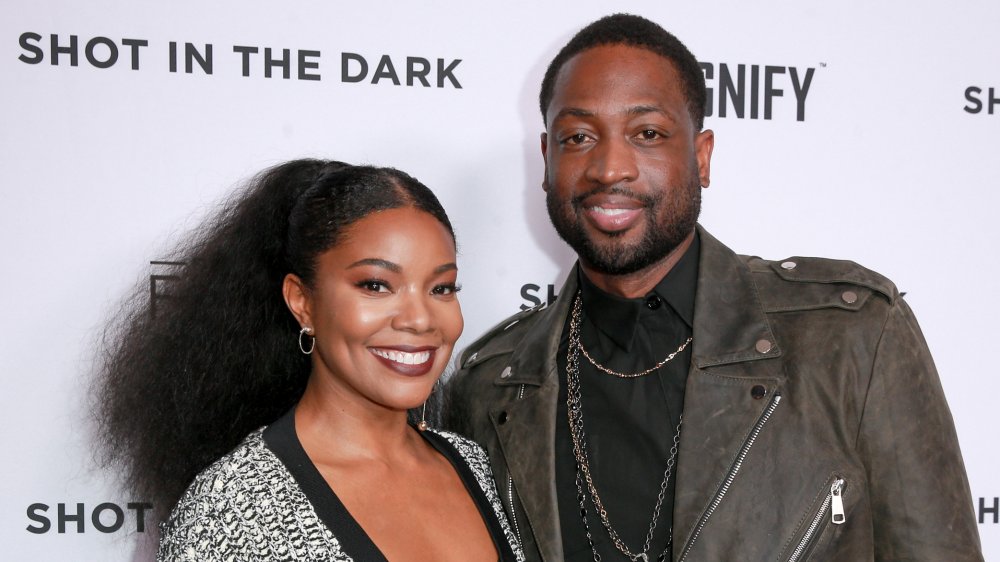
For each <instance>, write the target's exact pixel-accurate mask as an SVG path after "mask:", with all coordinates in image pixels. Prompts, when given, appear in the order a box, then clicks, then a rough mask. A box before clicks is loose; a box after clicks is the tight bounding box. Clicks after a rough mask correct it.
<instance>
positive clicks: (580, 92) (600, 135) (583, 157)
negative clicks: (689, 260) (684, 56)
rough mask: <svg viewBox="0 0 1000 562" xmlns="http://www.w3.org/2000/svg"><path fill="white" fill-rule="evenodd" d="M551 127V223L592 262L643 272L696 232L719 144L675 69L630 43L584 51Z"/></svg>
mask: <svg viewBox="0 0 1000 562" xmlns="http://www.w3.org/2000/svg"><path fill="white" fill-rule="evenodd" d="M546 121H547V123H548V126H547V128H546V132H545V133H543V134H542V155H543V157H544V158H545V178H544V180H543V183H542V186H543V188H544V189H545V191H546V205H547V206H548V210H549V217H550V218H551V220H552V224H553V225H554V226H555V228H556V231H557V232H558V233H559V235H560V236H561V237H562V238H563V240H565V241H566V242H567V243H568V244H569V245H570V246H571V247H572V248H573V249H574V250H575V251H576V253H577V254H578V255H579V256H580V259H581V260H582V261H583V263H584V264H585V265H588V266H590V267H591V268H593V269H595V270H597V271H599V272H601V273H605V274H610V275H622V274H628V273H634V272H636V271H639V270H642V269H644V268H646V267H649V266H651V265H653V264H655V263H657V262H659V261H661V260H663V259H664V258H666V257H667V255H668V254H670V252H671V251H672V250H673V249H674V248H676V247H677V245H678V244H680V243H681V242H682V241H683V240H684V239H685V238H686V237H687V236H688V235H689V234H690V233H691V231H692V229H693V228H694V225H695V222H696V221H697V220H698V213H699V211H700V210H701V187H702V186H704V187H708V184H709V166H710V162H711V157H712V147H713V144H714V138H713V135H712V132H711V131H703V132H698V131H696V130H695V126H694V123H693V121H692V119H691V116H690V114H689V113H688V109H687V100H686V98H685V97H684V93H683V89H682V86H681V81H680V77H679V75H678V73H677V71H676V69H675V68H674V65H673V63H671V62H670V61H669V60H667V59H665V58H663V57H661V56H660V55H657V54H655V53H653V52H651V51H647V50H645V49H639V48H635V47H629V46H625V45H607V46H600V47H595V48H592V49H588V50H586V51H583V52H581V53H579V54H578V55H576V56H575V57H573V58H571V59H570V60H569V61H567V62H566V64H565V65H564V66H563V68H562V69H561V70H560V72H559V74H558V77H557V78H556V82H555V88H554V91H553V97H552V102H551V103H550V104H549V107H548V109H547V113H546Z"/></svg>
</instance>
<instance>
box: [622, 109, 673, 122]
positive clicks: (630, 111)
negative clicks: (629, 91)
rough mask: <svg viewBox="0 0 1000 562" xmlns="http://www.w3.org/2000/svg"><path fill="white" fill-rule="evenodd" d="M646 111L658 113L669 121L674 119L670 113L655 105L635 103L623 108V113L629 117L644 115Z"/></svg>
mask: <svg viewBox="0 0 1000 562" xmlns="http://www.w3.org/2000/svg"><path fill="white" fill-rule="evenodd" d="M647 113H658V114H660V115H662V116H664V117H666V118H667V119H670V120H671V121H676V119H674V116H673V114H672V113H670V112H669V111H666V110H664V109H663V108H662V107H659V106H656V105H635V106H632V107H630V108H628V109H627V110H625V114H626V115H628V116H630V117H636V116H639V115H645V114H647Z"/></svg>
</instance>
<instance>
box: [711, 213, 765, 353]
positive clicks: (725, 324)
mask: <svg viewBox="0 0 1000 562" xmlns="http://www.w3.org/2000/svg"><path fill="white" fill-rule="evenodd" d="M697 228H698V233H699V234H700V235H701V258H700V262H699V271H698V289H697V293H696V294H695V305H694V342H693V344H692V345H693V346H694V349H693V351H692V356H691V362H692V367H697V368H699V369H703V368H705V367H711V366H715V365H725V364H728V363H738V362H742V361H754V360H757V359H770V358H773V357H780V356H781V346H780V345H778V342H777V340H776V339H775V337H774V332H773V331H772V330H771V326H770V324H768V322H767V316H766V315H765V314H764V307H763V306H762V305H761V301H760V296H759V295H758V294H757V285H756V284H755V283H754V280H753V278H752V274H751V273H750V269H749V268H748V267H747V266H746V264H745V263H744V262H743V260H741V259H740V257H739V256H737V255H736V254H735V253H734V252H733V251H732V250H730V249H729V248H727V247H726V246H725V245H724V244H723V243H722V242H719V241H718V240H717V239H716V238H715V237H714V236H712V235H711V234H709V233H708V231H706V230H705V229H704V228H702V227H701V225H698V227H697Z"/></svg>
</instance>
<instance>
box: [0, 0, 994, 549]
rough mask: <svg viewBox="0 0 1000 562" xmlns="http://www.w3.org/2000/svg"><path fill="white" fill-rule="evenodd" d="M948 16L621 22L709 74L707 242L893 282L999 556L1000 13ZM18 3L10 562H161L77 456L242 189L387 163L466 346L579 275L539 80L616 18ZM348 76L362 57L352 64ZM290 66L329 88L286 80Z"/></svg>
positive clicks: (599, 7)
mask: <svg viewBox="0 0 1000 562" xmlns="http://www.w3.org/2000/svg"><path fill="white" fill-rule="evenodd" d="M945 4H946V3H929V2H901V1H888V2H881V3H878V4H871V3H868V2H860V1H857V0H850V1H845V2H839V3H837V5H836V7H832V6H827V5H820V4H816V3H801V2H769V3H764V4H762V3H744V2H735V1H728V2H701V3H692V5H690V6H688V5H683V6H682V5H679V4H677V3H672V2H671V3H667V2H662V1H635V2H630V3H628V6H627V9H628V10H629V11H631V12H634V13H638V14H641V15H645V16H647V17H649V18H651V19H654V20H655V21H657V22H659V23H660V24H662V25H664V26H665V27H666V28H667V29H669V30H671V31H673V32H675V33H676V34H677V35H678V36H679V37H681V39H682V40H683V41H685V42H686V43H687V45H688V46H689V47H690V48H691V50H692V51H693V52H694V53H695V54H696V55H697V56H698V58H699V60H701V61H703V62H705V63H710V64H711V65H712V66H711V68H712V71H711V72H712V73H713V76H712V77H711V78H710V79H709V87H710V88H712V89H713V92H714V96H713V98H714V104H715V108H714V112H713V113H714V115H713V116H712V117H709V118H708V119H707V125H706V126H708V127H710V128H712V129H714V130H715V132H716V139H717V140H716V151H715V157H714V162H713V164H714V166H713V172H714V174H713V178H712V180H713V181H712V188H711V189H710V190H708V191H707V192H706V193H705V202H704V207H705V211H704V214H703V218H702V222H703V224H705V225H706V227H707V228H708V229H709V230H710V231H711V232H712V233H713V234H714V235H716V236H717V237H719V238H720V239H722V240H723V241H724V242H726V243H728V244H729V245H730V246H731V247H733V248H734V249H735V250H737V251H739V252H742V253H752V254H756V255H760V256H764V257H768V258H774V259H780V258H783V257H786V256H789V255H821V256H826V257H834V258H846V259H853V260H855V261H858V262H860V263H862V264H864V265H867V266H868V267H871V268H873V269H876V270H878V271H880V272H882V273H884V274H886V275H888V276H889V277H891V278H892V279H893V280H894V281H895V282H896V283H897V285H898V286H899V287H900V289H901V290H902V291H906V292H907V299H908V301H909V302H910V304H911V306H912V307H913V308H914V309H915V310H916V312H917V315H918V317H919V319H920V321H921V324H922V326H923V328H924V331H925V335H926V336H927V339H928V341H929V343H930V347H931V351H932V352H933V353H934V355H935V357H936V360H937V364H938V368H939V370H940V372H941V376H942V379H943V383H944V386H945V390H946V392H947V394H948V397H949V400H950V403H951V406H952V410H953V413H954V416H955V422H956V424H957V426H958V431H959V435H960V438H961V442H962V448H963V451H964V454H965V459H966V464H967V467H968V471H969V478H970V480H971V485H972V494H973V498H974V503H976V505H975V506H974V507H975V508H976V510H977V513H980V512H981V513H980V517H981V520H982V521H983V523H981V524H980V534H981V535H982V539H983V544H984V548H985V550H986V556H987V559H990V558H993V559H1000V525H998V524H997V517H998V515H997V510H994V509H993V507H994V506H995V505H997V504H996V502H997V501H998V500H997V497H998V496H1000V477H998V475H997V470H996V468H997V466H998V464H1000V452H998V448H997V439H996V433H997V429H998V423H997V416H996V410H995V408H996V406H997V398H998V396H1000V382H998V380H1000V377H997V376H996V375H997V373H996V367H995V366H994V365H993V363H992V361H990V360H988V359H987V360H985V361H984V360H983V359H982V358H983V357H984V356H987V355H989V353H990V351H989V350H990V349H992V346H993V345H996V342H997V341H998V340H1000V328H998V327H997V326H998V324H997V323H996V322H995V320H994V319H995V318H997V317H998V316H1000V304H998V300H997V299H996V298H993V292H994V290H995V289H996V279H997V277H998V275H1000V260H998V258H997V254H996V252H995V251H994V248H993V246H994V245H995V244H996V243H997V242H998V241H1000V225H998V221H997V220H996V218H995V209H996V208H997V207H998V203H1000V195H998V191H997V186H998V185H1000V164H998V160H1000V159H998V157H997V147H998V146H1000V99H996V98H1000V65H998V64H997V63H998V61H1000V46H998V44H997V42H996V39H995V36H996V30H997V29H998V28H1000V5H998V4H997V3H996V2H993V1H991V0H978V1H970V2H955V3H949V5H945ZM6 6H7V9H5V10H4V12H5V14H4V17H3V18H2V20H0V75H2V77H3V78H2V79H3V88H2V89H0V154H2V156H0V158H2V166H0V188H2V190H3V191H2V204H0V249H2V256H3V258H2V263H3V275H2V277H0V310H2V311H3V314H2V315H0V368H2V376H3V379H2V381H3V382H2V383H0V384H2V386H0V427H2V428H3V429H2V441H0V445H2V450H3V456H2V459H3V460H2V461H0V463H2V468H3V477H2V478H0V544H2V545H3V554H2V555H0V556H2V557H3V558H4V559H5V560H95V561H96V560H100V561H106V560H143V559H148V556H149V554H148V551H147V550H148V549H146V548H144V547H143V540H144V539H147V540H148V538H149V537H150V535H151V533H149V532H148V531H149V529H148V527H147V529H146V531H145V532H140V533H137V532H136V527H137V525H138V519H140V518H139V517H137V514H138V511H139V510H137V509H135V508H132V509H130V508H129V507H128V504H129V503H130V502H142V501H143V500H142V498H132V497H129V496H128V495H127V494H125V493H124V492H122V491H121V490H120V489H119V488H118V487H117V485H116V484H115V482H114V479H112V478H110V477H109V476H108V475H105V474H102V473H101V472H100V471H98V470H96V469H94V465H93V462H92V448H93V446H92V442H91V438H90V436H89V434H88V421H87V412H86V409H85V402H84V396H85V390H86V387H87V384H88V382H89V377H90V369H91V362H92V349H93V344H94V340H95V337H96V334H97V332H98V330H99V328H100V326H101V325H102V323H103V322H104V321H105V319H106V318H107V315H108V314H109V313H110V311H112V310H113V306H114V304H115V303H116V302H117V301H118V300H119V299H120V298H121V296H122V295H123V294H124V293H125V292H126V291H127V290H128V288H129V287H131V286H132V285H133V284H134V283H135V282H136V281H137V280H138V279H143V277H142V276H143V275H144V273H143V270H144V267H146V266H147V265H148V263H149V262H150V261H153V260H157V259H160V258H162V257H163V255H165V252H164V251H165V249H166V248H168V247H169V246H170V244H171V241H172V240H173V239H174V238H175V237H176V236H177V235H178V234H179V233H182V232H184V231H185V230H186V229H187V228H189V227H191V226H192V225H193V224H196V223H197V221H198V220H199V219H200V218H201V217H203V216H204V215H205V213H207V212H209V211H211V209H212V208H213V204H214V203H215V202H216V201H218V200H219V199H220V197H222V196H223V195H224V194H226V193H228V192H229V191H230V190H231V189H232V188H233V186H235V185H237V184H239V183H240V182H241V181H242V180H243V179H245V178H247V177H248V176H250V175H252V174H253V173H254V172H256V171H258V170H260V169H262V168H264V167H266V166H269V165H273V164H275V163H278V162H281V161H283V160H287V159H290V158H295V157H300V156H319V157H330V158H336V159H340V160H346V161H349V162H355V163H375V164H382V165H392V166H395V167H398V168H401V169H403V170H406V171H407V172H409V173H411V174H413V175H414V176H416V177H417V178H419V179H420V180H422V181H423V182H424V183H426V184H427V185H429V186H431V188H432V189H434V190H435V191H436V192H437V193H438V194H439V196H440V197H441V199H442V201H443V203H444V204H445V207H446V208H447V209H448V210H449V212H450V215H451V217H452V220H453V222H454V223H455V226H456V228H457V231H458V235H459V244H460V256H459V258H460V267H461V275H460V277H461V281H462V282H463V284H464V287H465V290H464V291H463V292H462V303H463V308H464V311H465V314H466V326H467V328H466V335H465V336H464V337H463V340H462V341H463V342H464V343H468V342H470V341H472V339H473V338H475V337H476V336H477V335H478V334H479V333H481V332H482V331H483V330H484V329H486V328H487V327H488V326H490V325H492V324H493V323H494V322H496V321H498V320H499V319H500V318H502V317H504V316H506V315H508V314H510V313H512V312H514V311H516V310H517V309H518V307H519V306H521V305H525V304H531V303H530V302H529V300H530V299H526V298H524V297H523V296H522V288H523V287H524V286H525V285H528V284H534V285H537V286H539V287H541V289H540V291H534V292H533V291H531V290H528V293H529V294H532V295H533V294H539V295H540V297H541V298H545V292H546V289H545V288H546V287H547V286H548V285H549V284H554V285H556V286H557V287H558V285H559V283H560V282H561V281H562V277H563V275H564V274H565V272H566V271H567V270H568V267H569V265H570V263H571V261H572V256H571V254H570V252H569V251H568V250H567V249H566V248H565V247H564V246H563V244H562V243H561V242H560V241H559V240H558V239H557V237H556V236H555V235H554V233H553V232H552V231H551V228H550V226H549V224H548V219H547V217H546V215H545V210H544V202H543V196H542V193H541V190H540V187H539V184H540V178H541V159H540V157H539V154H538V145H539V141H538V134H539V132H540V131H541V129H542V124H541V119H540V116H539V114H538V109H537V102H536V96H537V90H538V84H539V82H540V79H541V75H542V73H543V71H544V67H545V65H546V64H547V62H548V61H549V59H550V58H551V57H552V56H553V55H554V54H555V52H556V50H557V49H558V48H559V47H560V46H561V45H562V44H563V43H564V42H565V41H566V40H567V39H568V38H569V37H570V36H571V35H572V34H573V33H574V32H575V31H576V30H577V29H579V28H580V27H581V26H583V25H585V24H586V23H588V22H589V21H592V20H594V19H597V18H598V17H600V16H602V15H606V14H607V13H610V12H611V11H614V10H615V9H616V7H620V6H621V5H620V4H618V3H602V2H595V1H589V0H578V1H576V2H573V3H572V4H569V3H551V5H548V4H539V3H536V2H504V3H470V2H458V1H449V2H428V3H405V4H404V3H400V5H396V4H394V3H390V2H382V1H367V2H363V3H350V4H347V3H345V4H344V5H339V4H337V3H332V2H321V1H318V0H304V1H301V2H294V3H287V4H280V3H274V2H263V1H260V0H253V1H239V2H237V1H232V0H230V1H220V2H194V1H191V0H178V1H174V2H169V3H166V2H148V1H147V2H140V1H129V2H125V1H112V0H91V1H90V2H86V3H81V2H70V1H68V0H61V1H60V0H35V1H33V2H14V1H11V0H8V2H6ZM618 9H620V8H618ZM53 35H55V36H56V39H55V41H56V45H57V46H58V47H60V48H61V49H62V50H61V51H60V52H58V53H54V50H53V47H52V44H53V43H52V41H53V39H52V36H53ZM71 36H76V49H75V52H76V59H77V61H76V62H77V64H76V65H75V66H74V65H72V64H71V63H72V60H71V59H72V53H70V52H69V51H71V50H73V49H72V48H71V46H72V39H71ZM142 42H145V46H139V45H140V44H141V43H142ZM171 42H174V43H176V44H177V50H176V52H177V53H178V58H177V59H176V64H175V68H176V71H175V72H171V57H170V53H171V46H170V44H171ZM185 43H191V44H192V45H193V46H194V47H195V48H197V49H198V51H199V52H200V53H202V55H203V56H205V54H206V52H207V47H206V45H208V44H211V45H212V66H211V73H210V74H209V73H207V72H206V71H204V70H203V69H202V68H201V66H199V65H198V64H197V62H194V63H193V64H192V66H193V68H192V69H191V70H192V72H191V73H187V72H185V57H184V49H185ZM109 45H114V49H112V48H111V47H109ZM130 45H132V46H130ZM234 47H256V48H257V49H258V52H257V53H256V54H252V55H247V56H248V59H247V60H248V63H249V64H248V66H247V69H246V70H247V74H248V76H244V75H243V74H244V72H243V71H244V68H243V59H242V55H241V54H240V52H237V51H234ZM265 49H271V50H272V52H271V55H270V56H271V58H272V59H275V58H279V59H280V58H282V56H283V53H282V50H283V49H289V50H290V56H289V61H290V62H289V73H290V78H289V79H284V78H283V77H282V69H281V67H280V66H273V65H272V71H273V72H272V77H271V78H267V77H266V76H265V66H266V65H265V57H266V56H267V53H265ZM242 50H243V51H245V49H242ZM300 51H305V53H304V54H302V56H303V60H304V62H305V63H306V66H304V67H302V68H300V66H299V64H298V57H299V52H300ZM310 51H311V53H310ZM113 52H117V60H115V61H114V64H109V63H110V62H112V59H113V58H114V57H112V53H113ZM342 53H354V54H356V55H360V56H361V57H363V58H364V59H365V61H366V62H367V64H368V74H367V76H366V78H365V79H364V80H363V81H360V82H345V81H343V80H342V68H341V61H342V56H343V55H342ZM88 55H89V56H88ZM383 55H388V56H389V60H391V62H392V65H393V67H394V69H395V70H396V72H397V73H398V74H399V79H400V82H401V84H400V85H395V84H393V81H392V80H391V78H390V77H386V76H383V77H381V79H379V80H378V81H377V83H374V84H373V83H372V79H373V78H374V77H375V75H376V71H377V69H378V66H379V61H380V60H381V59H382V56H383ZM407 57H421V58H424V59H427V61H428V62H429V66H430V72H429V73H428V75H427V77H428V80H429V83H430V85H431V86H430V87H424V86H423V85H422V84H421V83H420V82H419V81H415V82H414V85H413V86H407V85H406V68H407ZM438 59H441V61H442V62H441V63H440V64H441V68H440V70H447V68H448V67H449V66H450V65H452V63H454V61H455V60H460V61H461V62H459V63H457V65H454V66H451V70H450V74H449V75H450V76H451V78H449V77H448V76H442V77H441V85H442V87H438V74H439V68H438V65H439V63H438ZM740 64H742V65H746V66H745V69H746V76H747V84H746V86H747V88H748V89H749V88H750V86H751V84H752V81H751V76H752V73H753V72H754V68H756V69H757V72H759V76H760V80H759V82H758V83H756V90H757V92H758V95H757V96H756V98H754V97H753V96H751V95H750V94H749V93H747V94H746V98H745V100H744V101H745V103H746V107H745V108H744V113H743V118H740V117H738V116H737V111H736V107H735V106H734V105H733V101H732V99H729V100H726V103H725V105H726V107H727V112H726V116H725V117H723V116H721V115H720V114H719V113H720V109H721V108H720V102H721V101H723V100H720V92H721V91H722V90H723V89H724V88H722V87H721V86H720V79H721V74H722V65H726V68H727V69H728V70H729V71H730V72H731V73H732V74H733V75H735V74H736V71H737V68H738V65H740ZM102 66H106V67H107V68H101V67H102ZM767 66H773V67H780V70H776V69H772V71H771V74H772V76H773V82H772V88H774V89H777V90H781V91H782V92H781V95H780V96H778V95H776V94H775V95H774V96H773V101H772V114H771V115H770V117H771V118H770V119H764V107H763V104H764V99H765V97H767V96H766V92H765V88H764V80H763V77H764V75H765V72H766V69H765V67H767ZM133 67H135V68H133ZM359 68H360V65H359V63H357V62H356V61H355V62H352V63H351V65H349V66H348V68H347V70H348V72H349V74H351V75H357V74H358V72H359ZM793 69H794V71H795V75H794V76H795V77H797V78H798V80H799V83H800V84H801V83H802V81H803V79H804V78H805V76H806V75H807V73H808V72H809V69H812V80H811V82H810V83H809V88H808V90H806V91H805V95H804V99H803V100H802V102H801V103H802V108H803V110H804V116H803V119H802V120H799V119H798V118H797V109H798V108H799V102H798V101H797V98H796V90H795V84H794V81H793V74H792V71H793ZM300 70H301V72H302V73H304V74H305V75H311V76H319V79H318V80H315V79H313V80H309V79H299V78H298V76H299V72H300ZM459 85H460V86H461V87H460V88H459V87H458V86H459ZM970 87H976V88H979V90H980V91H979V92H977V91H976V90H972V91H970V90H968V88H970ZM991 88H992V92H993V94H992V97H993V98H994V99H996V102H995V103H994V104H993V105H990V101H989V100H990V91H991V90H990V89H991ZM800 95H801V94H800ZM752 99H757V101H758V103H759V104H760V105H758V107H757V111H756V112H755V111H753V109H752V108H751V107H750V105H751V100H752ZM974 100H975V101H974ZM977 108H978V111H976V110H977ZM752 114H753V115H756V116H757V118H756V119H752V118H751V115H752ZM529 289H530V288H529ZM979 502H982V504H983V507H985V509H981V508H980V506H979ZM40 504H44V506H48V507H47V508H44V507H43V506H42V505H40ZM78 504H83V506H82V508H81V507H80V506H79V505H78ZM60 506H62V508H61V509H62V510H63V513H64V514H66V515H68V521H67V517H65V516H64V517H63V518H62V519H63V523H64V525H63V526H64V528H63V531H64V532H60V529H59V527H60V525H59V521H60V517H59V513H60V511H59V510H60ZM95 510H96V511H97V515H98V519H97V523H95V522H94V520H93V519H92V516H93V514H94V512H95ZM116 510H120V511H121V512H122V513H125V514H126V517H125V518H123V519H122V520H121V521H119V520H118V517H117V513H118V512H117V511H116ZM78 512H79V513H82V515H83V517H79V518H77V517H76V515H77V514H78ZM118 523H120V528H118V527H119V525H118ZM112 529H114V530H112ZM106 531H110V532H106Z"/></svg>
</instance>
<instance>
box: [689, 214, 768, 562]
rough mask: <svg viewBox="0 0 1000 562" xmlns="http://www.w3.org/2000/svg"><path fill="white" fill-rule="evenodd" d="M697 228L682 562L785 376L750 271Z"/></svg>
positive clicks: (710, 236)
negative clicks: (699, 255)
mask: <svg viewBox="0 0 1000 562" xmlns="http://www.w3.org/2000/svg"><path fill="white" fill-rule="evenodd" d="M698 230H699V234H700V236H701V245H702V246H701V258H700V262H699V271H698V288H697V294H696V297H695V317H694V342H693V344H692V345H693V351H692V359H691V370H690V372H689V374H688V380H687V384H686V390H685V398H684V429H683V431H682V432H681V444H680V454H679V455H678V466H677V491H676V494H675V498H674V537H675V541H674V544H675V548H674V556H675V559H676V558H677V557H679V556H680V555H681V553H682V552H683V551H684V550H685V546H686V545H687V543H689V542H690V541H691V540H692V539H694V538H695V537H696V535H697V526H698V524H699V520H701V519H703V518H704V517H705V514H706V513H707V512H710V506H711V504H712V502H713V499H714V498H716V496H717V495H718V494H719V493H720V491H721V492H722V493H725V490H722V488H723V484H724V482H725V480H726V477H727V476H728V475H729V474H730V473H731V471H732V469H733V467H734V465H736V464H737V462H738V455H739V454H740V451H741V449H742V448H743V447H744V445H745V443H746V442H747V440H748V437H749V435H750V433H751V431H752V429H753V427H754V426H755V424H757V422H758V420H760V419H761V418H762V415H763V414H764V411H765V409H767V407H768V406H769V405H770V404H771V403H772V400H773V397H774V394H775V393H776V392H778V391H780V387H781V384H782V383H783V381H784V378H785V377H784V374H783V371H782V361H781V359H780V357H781V346H780V344H779V342H778V341H776V339H775V337H774V334H773V332H772V330H771V327H770V325H769V324H768V321H767V317H766V315H765V314H764V310H763V308H762V306H761V303H760V299H759V297H758V295H757V288H756V285H755V283H754V281H753V279H752V274H751V272H750V270H749V269H748V268H747V267H746V265H745V264H744V263H743V261H742V260H741V259H740V258H739V257H738V256H737V255H736V254H735V253H733V251H732V250H730V249H729V248H727V247H726V246H724V245H723V244H722V243H721V242H719V241H718V240H716V239H715V238H714V237H713V236H712V235H710V234H709V233H708V232H706V231H705V230H704V229H702V228H701V227H700V226H699V227H698ZM762 390H763V395H761V394H762V392H761V391H762ZM737 477H738V476H737ZM712 509H714V508H712ZM694 558H697V557H694Z"/></svg>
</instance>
